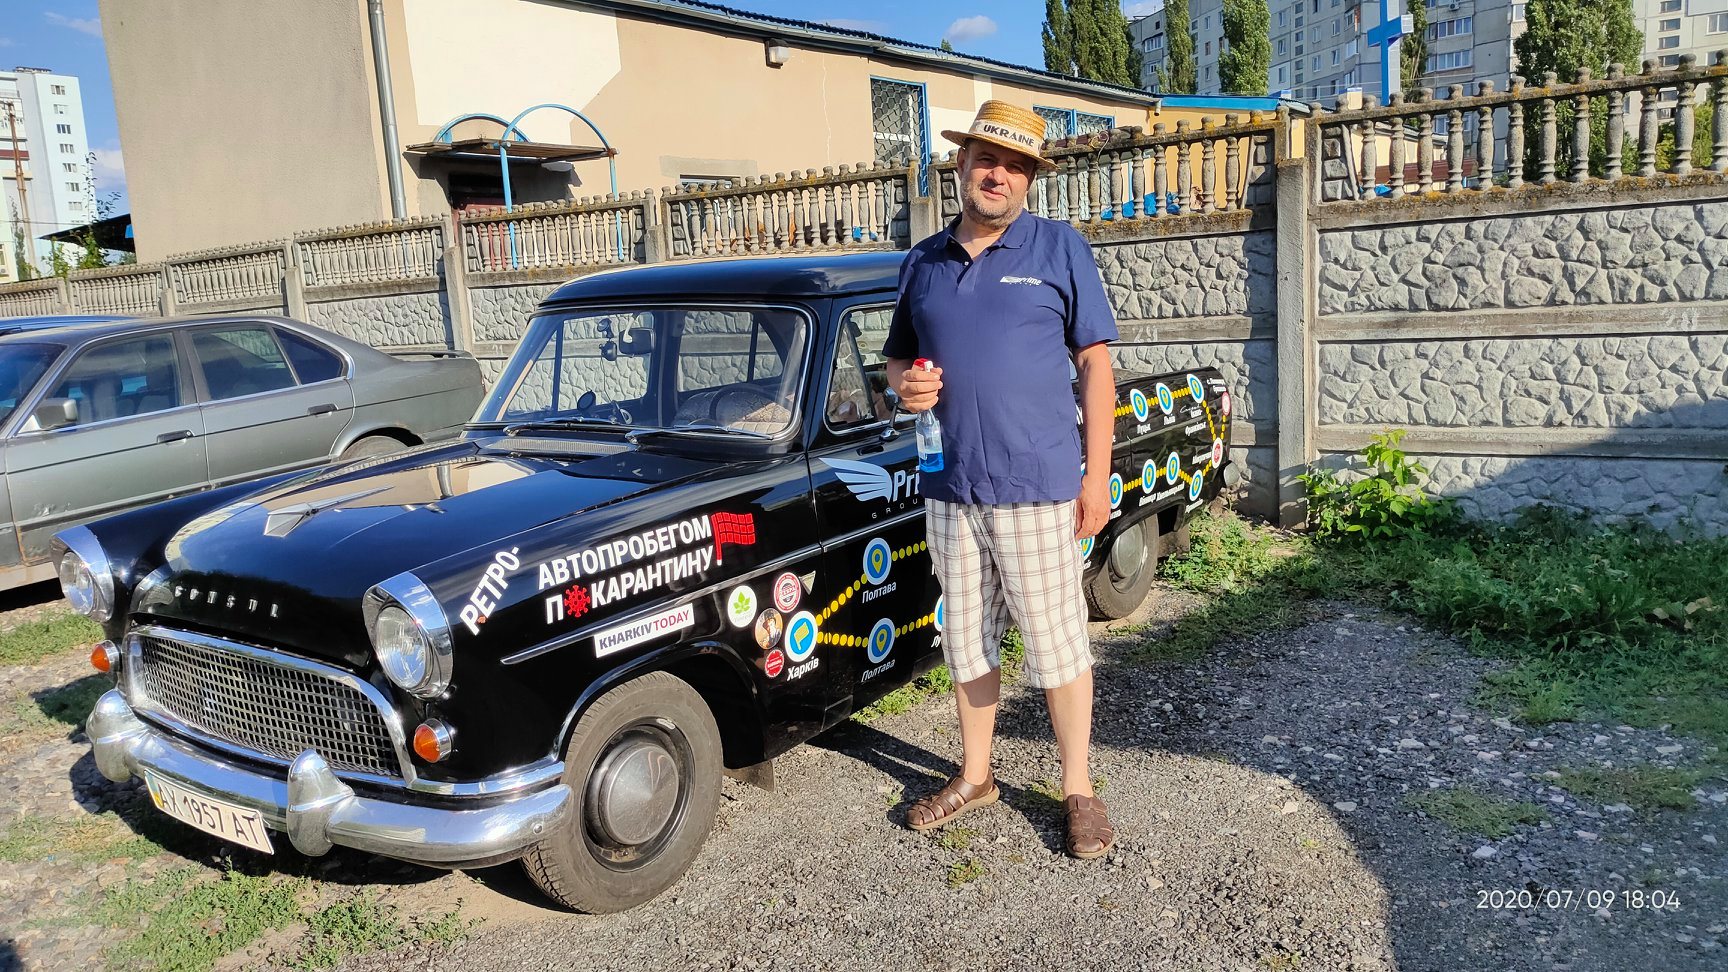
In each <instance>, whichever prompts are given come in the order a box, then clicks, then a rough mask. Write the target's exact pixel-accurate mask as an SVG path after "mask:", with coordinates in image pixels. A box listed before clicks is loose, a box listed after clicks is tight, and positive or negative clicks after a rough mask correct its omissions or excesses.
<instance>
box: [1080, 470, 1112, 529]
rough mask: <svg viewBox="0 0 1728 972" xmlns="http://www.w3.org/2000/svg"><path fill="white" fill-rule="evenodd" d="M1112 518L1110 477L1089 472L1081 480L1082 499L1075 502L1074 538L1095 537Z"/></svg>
mask: <svg viewBox="0 0 1728 972" xmlns="http://www.w3.org/2000/svg"><path fill="white" fill-rule="evenodd" d="M1109 519H1110V477H1109V475H1108V474H1106V475H1094V474H1092V473H1091V472H1088V473H1087V474H1086V476H1085V477H1084V478H1083V479H1081V480H1080V501H1079V502H1078V503H1076V504H1074V539H1076V540H1084V539H1086V538H1087V537H1095V536H1097V535H1098V531H1099V530H1102V529H1104V523H1105V521H1107V520H1109Z"/></svg>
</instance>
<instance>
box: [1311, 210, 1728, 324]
mask: <svg viewBox="0 0 1728 972" xmlns="http://www.w3.org/2000/svg"><path fill="white" fill-rule="evenodd" d="M1319 252H1320V312H1321V313H1322V314H1339V313H1349V312H1354V311H1427V310H1487V309H1493V308H1519V307H1555V306H1568V305H1577V304H1598V305H1600V304H1650V303H1666V302H1673V301H1692V300H1720V299H1724V298H1728V202H1706V203H1698V204H1695V205H1686V204H1669V205H1658V206H1645V207H1639V208H1632V207H1629V208H1626V209H1620V210H1612V211H1601V210H1590V211H1585V212H1554V213H1530V214H1518V215H1509V216H1495V217H1484V218H1479V219H1466V220H1452V221H1448V222H1442V223H1425V224H1405V225H1401V226H1386V227H1362V228H1357V229H1347V230H1334V231H1328V232H1325V233H1322V234H1321V235H1320V249H1319Z"/></svg>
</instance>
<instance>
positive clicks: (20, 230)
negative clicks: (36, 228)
mask: <svg viewBox="0 0 1728 972" xmlns="http://www.w3.org/2000/svg"><path fill="white" fill-rule="evenodd" d="M12 265H13V266H12V269H13V270H14V271H16V273H17V274H18V279H19V280H35V279H36V264H35V263H34V262H32V261H31V259H30V241H29V240H27V239H25V238H24V227H23V225H22V224H20V223H19V222H18V210H17V209H16V208H14V209H13V210H12Z"/></svg>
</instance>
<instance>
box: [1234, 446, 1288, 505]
mask: <svg viewBox="0 0 1728 972" xmlns="http://www.w3.org/2000/svg"><path fill="white" fill-rule="evenodd" d="M1230 461H1231V462H1232V463H1235V464H1236V466H1237V467H1238V468H1240V469H1241V470H1242V478H1243V480H1244V481H1243V484H1242V487H1241V489H1242V491H1243V495H1242V499H1241V500H1240V501H1239V502H1238V504H1237V508H1238V509H1240V510H1241V511H1242V512H1244V513H1249V514H1251V515H1253V516H1259V517H1264V518H1266V519H1268V520H1274V521H1276V520H1277V518H1278V449H1277V448H1276V447H1275V446H1253V447H1252V448H1243V447H1241V446H1235V447H1232V448H1231V449H1230Z"/></svg>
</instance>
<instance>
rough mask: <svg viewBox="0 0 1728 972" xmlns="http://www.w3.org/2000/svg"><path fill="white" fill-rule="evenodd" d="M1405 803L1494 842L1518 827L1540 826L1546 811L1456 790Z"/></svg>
mask: <svg viewBox="0 0 1728 972" xmlns="http://www.w3.org/2000/svg"><path fill="white" fill-rule="evenodd" d="M1405 802H1406V803H1409V804H1410V805H1411V806H1413V807H1415V808H1416V809H1418V810H1421V811H1422V812H1423V813H1425V814H1427V815H1428V816H1430V817H1433V818H1434V819H1436V820H1438V821H1440V822H1442V823H1444V824H1446V825H1447V826H1449V827H1451V828H1452V829H1453V830H1457V831H1460V832H1462V833H1467V834H1480V835H1482V836H1484V837H1492V838H1495V839H1498V838H1501V837H1505V836H1507V835H1508V834H1510V833H1512V832H1513V831H1514V830H1516V829H1517V827H1518V825H1519V824H1538V823H1541V822H1542V821H1544V820H1546V819H1548V813H1547V811H1545V810H1543V809H1542V808H1541V807H1540V806H1538V805H1536V804H1534V803H1530V802H1528V801H1524V800H1516V801H1514V800H1503V799H1500V798H1497V797H1491V796H1484V795H1482V794H1480V793H1477V792H1476V791H1474V790H1470V789H1465V788H1463V787H1457V788H1453V789H1445V790H1430V791H1428V792H1426V793H1418V794H1414V795H1412V796H1410V797H1407V798H1406V799H1405Z"/></svg>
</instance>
